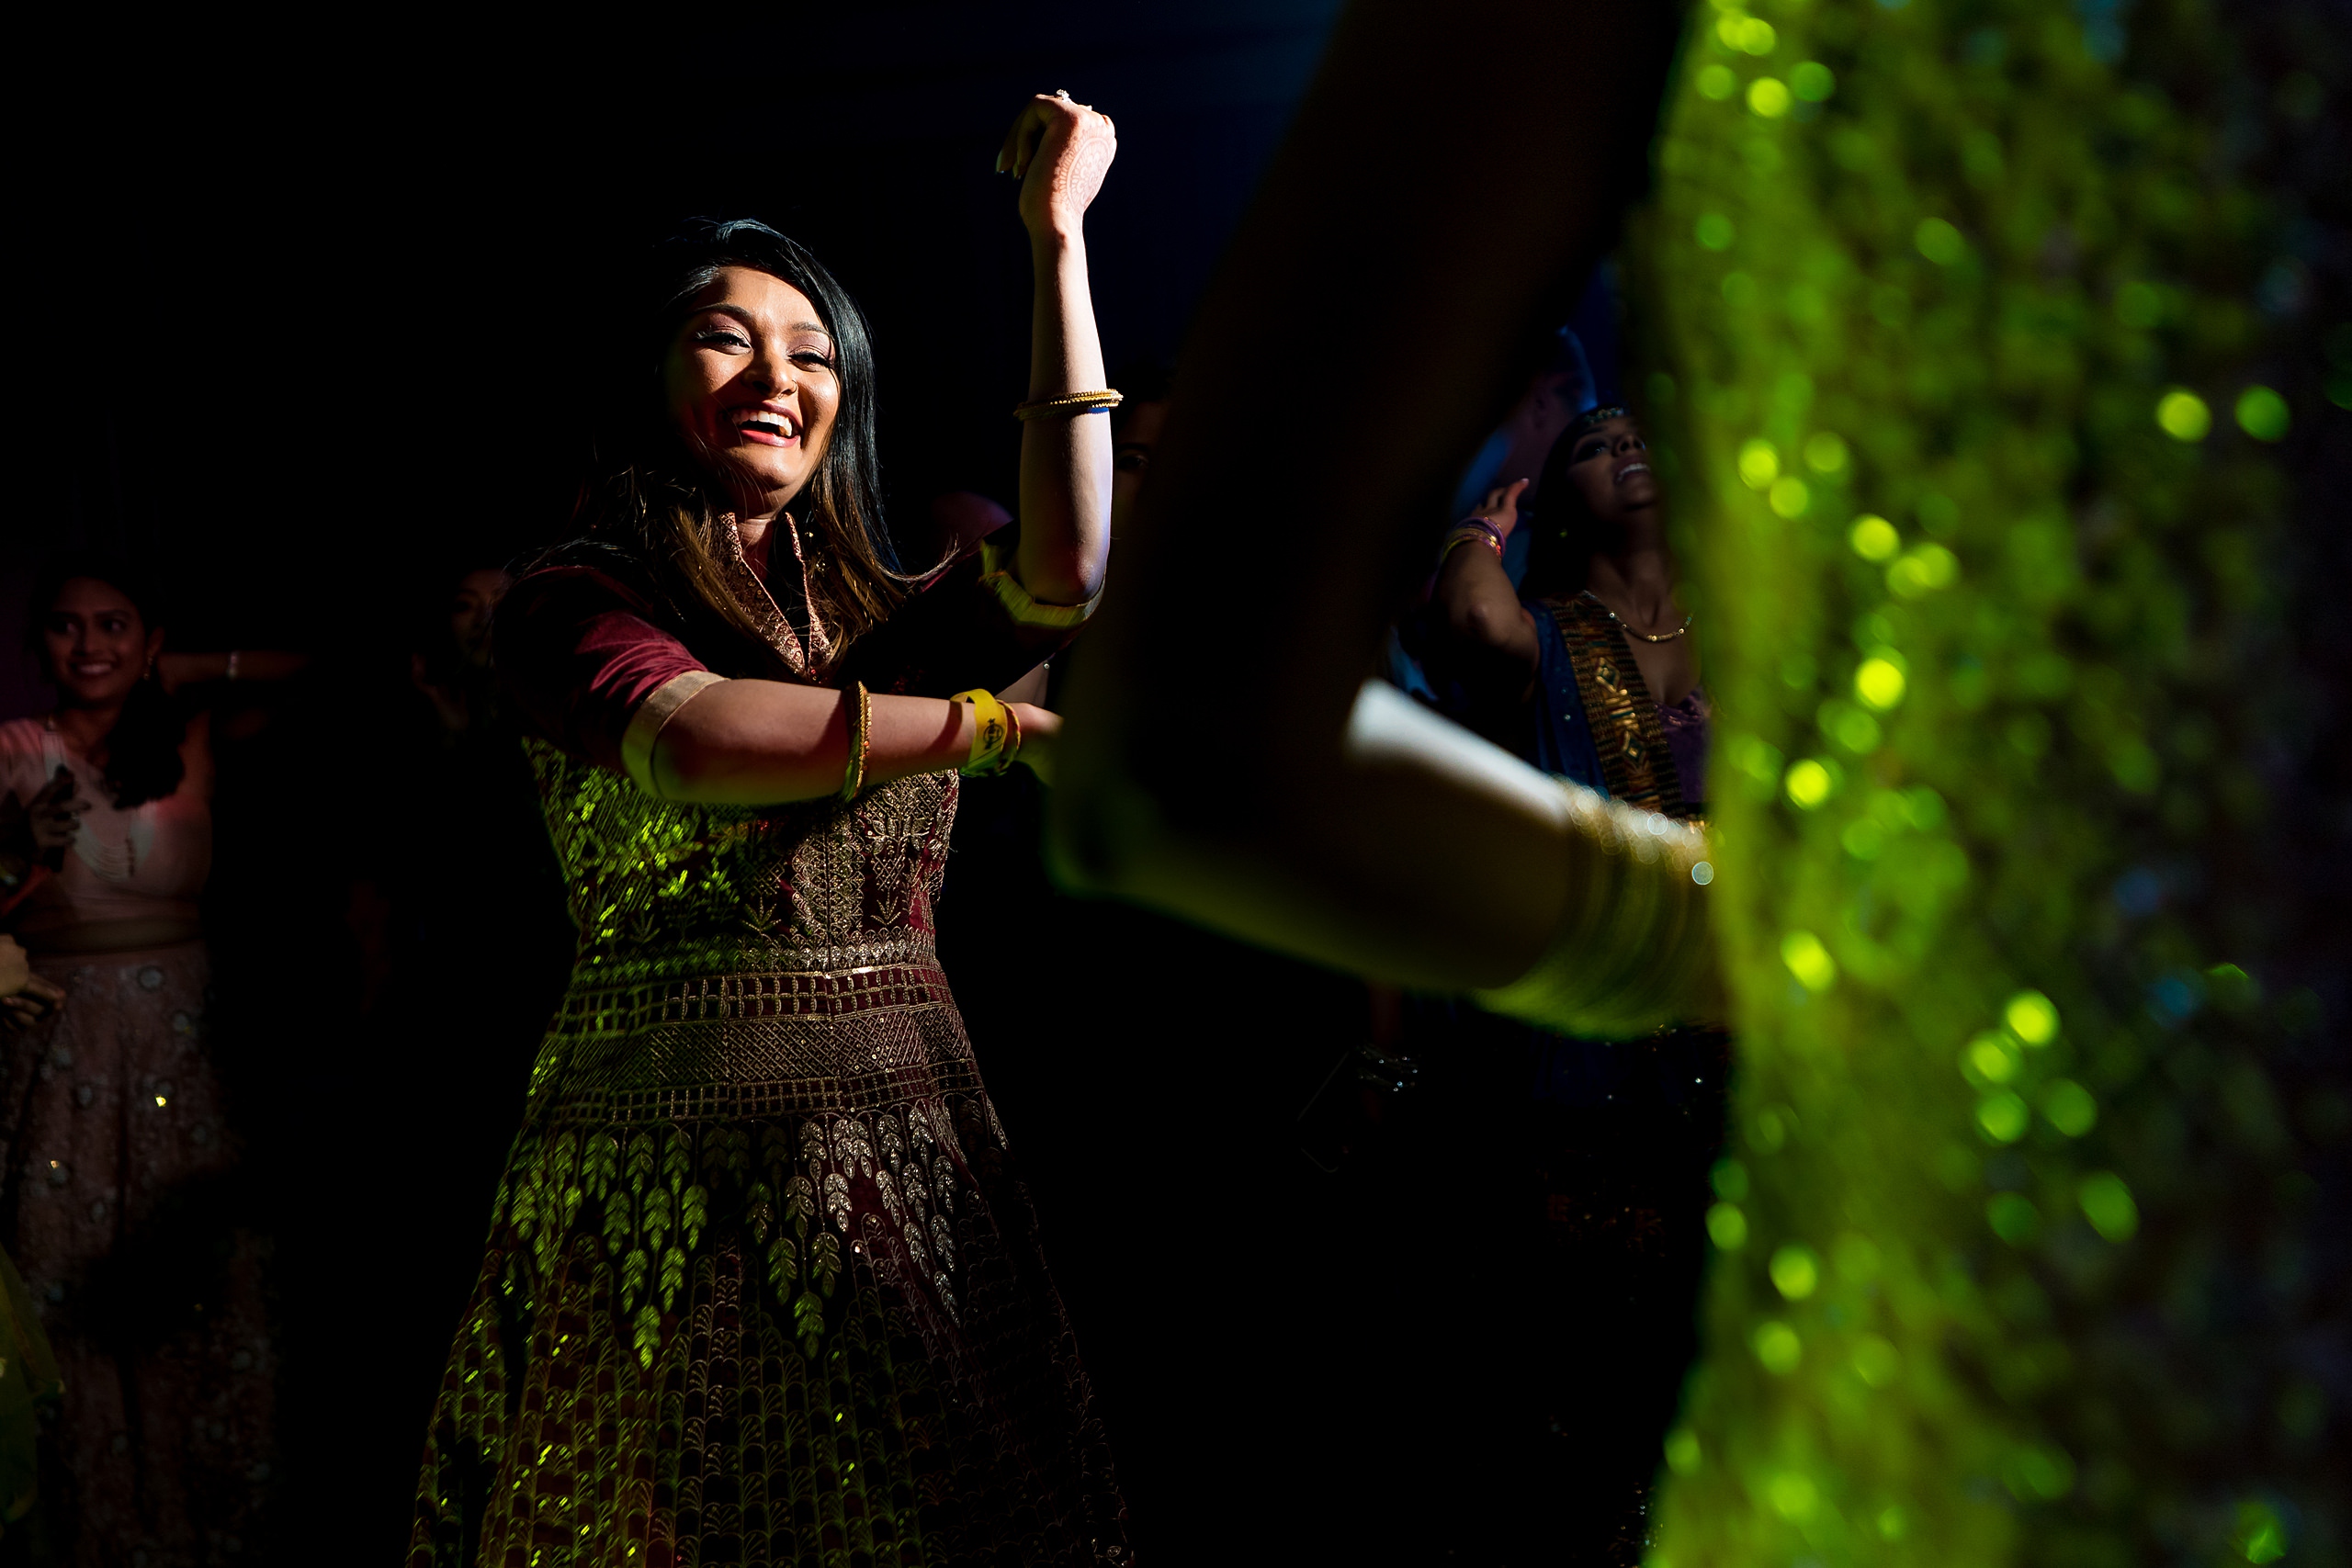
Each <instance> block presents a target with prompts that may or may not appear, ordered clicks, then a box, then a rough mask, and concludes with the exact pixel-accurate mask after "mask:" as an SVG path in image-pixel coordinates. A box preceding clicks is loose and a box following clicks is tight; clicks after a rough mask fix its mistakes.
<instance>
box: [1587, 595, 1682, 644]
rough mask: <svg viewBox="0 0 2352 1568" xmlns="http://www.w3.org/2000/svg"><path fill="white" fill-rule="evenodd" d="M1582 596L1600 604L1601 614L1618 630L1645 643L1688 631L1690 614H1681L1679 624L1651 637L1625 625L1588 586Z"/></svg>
mask: <svg viewBox="0 0 2352 1568" xmlns="http://www.w3.org/2000/svg"><path fill="white" fill-rule="evenodd" d="M1584 596H1585V597H1586V598H1588V599H1589V600H1591V601H1592V602H1593V603H1594V604H1596V605H1599V606H1600V613H1601V614H1602V615H1606V616H1608V617H1609V621H1610V624H1611V626H1615V627H1616V628H1617V629H1618V630H1619V631H1622V632H1623V633H1624V634H1625V635H1626V636H1627V637H1639V638H1641V639H1642V640H1643V641H1644V642H1647V643H1660V642H1672V641H1673V640H1674V639H1675V638H1676V637H1681V636H1683V635H1684V634H1686V633H1687V632H1689V631H1690V629H1691V617H1690V616H1688V615H1685V616H1683V617H1682V624H1681V625H1680V626H1677V627H1675V628H1674V629H1673V630H1672V631H1670V632H1661V633H1659V634H1658V635H1657V637H1652V636H1650V634H1649V633H1647V632H1637V631H1635V630H1634V628H1633V627H1631V626H1627V625H1626V624H1625V623H1624V622H1623V621H1622V620H1620V619H1619V618H1618V615H1617V612H1616V611H1614V610H1612V609H1611V608H1610V607H1609V606H1608V605H1606V604H1601V603H1600V594H1598V593H1595V592H1593V591H1592V590H1591V589H1589V588H1588V589H1586V590H1585V591H1584Z"/></svg>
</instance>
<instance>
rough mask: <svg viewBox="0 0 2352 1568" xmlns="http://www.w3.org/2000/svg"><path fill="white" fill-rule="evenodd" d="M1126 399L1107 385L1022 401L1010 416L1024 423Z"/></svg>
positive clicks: (1088, 410) (1106, 406)
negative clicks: (1031, 400)
mask: <svg viewBox="0 0 2352 1568" xmlns="http://www.w3.org/2000/svg"><path fill="white" fill-rule="evenodd" d="M1125 401H1126V399H1125V398H1124V397H1122V396H1121V395H1120V394H1119V393H1117V392H1115V391H1114V390H1112V389H1110V388H1108V387H1104V388H1103V389H1101V390H1099V391H1093V392H1065V393H1064V394H1063V395H1062V396H1060V397H1058V398H1039V399H1038V400H1036V401H1035V402H1030V403H1023V404H1022V405H1021V406H1020V407H1018V408H1016V409H1014V410H1013V411H1012V417H1013V418H1015V419H1017V420H1020V421H1022V422H1023V423H1027V422H1028V421H1030V420H1033V419H1046V418H1049V417H1051V416H1052V415H1055V414H1081V413H1092V412H1094V411H1095V410H1096V409H1114V408H1117V407H1118V406H1119V405H1120V404H1121V403H1123V402H1125Z"/></svg>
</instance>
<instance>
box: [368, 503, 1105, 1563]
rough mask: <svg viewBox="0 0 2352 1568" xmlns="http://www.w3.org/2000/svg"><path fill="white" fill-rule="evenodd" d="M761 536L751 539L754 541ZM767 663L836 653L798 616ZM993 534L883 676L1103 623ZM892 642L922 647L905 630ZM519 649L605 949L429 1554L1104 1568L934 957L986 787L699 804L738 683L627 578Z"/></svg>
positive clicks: (583, 952)
mask: <svg viewBox="0 0 2352 1568" xmlns="http://www.w3.org/2000/svg"><path fill="white" fill-rule="evenodd" d="M729 539H730V543H731V534H730V536H729ZM727 565H728V569H729V571H730V573H731V574H732V581H733V584H734V586H735V591H736V592H737V593H738V596H739V598H741V600H742V602H743V603H744V604H745V606H746V608H747V609H748V610H750V611H752V613H753V614H755V615H757V616H758V617H760V619H761V620H762V623H763V625H764V626H766V627H767V629H768V632H769V636H770V639H771V641H772V642H773V643H774V645H775V653H776V662H775V667H774V668H772V669H769V670H763V671H741V672H744V673H752V672H757V673H763V674H766V675H768V676H769V677H770V678H780V679H781V678H789V679H797V680H801V681H805V682H820V681H822V680H825V679H826V678H827V677H828V676H834V677H838V676H839V674H840V673H841V669H840V661H837V660H832V659H831V650H830V649H826V648H824V647H823V645H822V644H821V642H820V641H818V640H817V639H816V637H805V636H804V635H802V634H800V633H797V632H796V630H795V627H794V625H793V624H792V622H793V621H794V620H797V621H798V622H799V624H800V625H801V626H809V621H808V620H807V619H806V618H805V617H791V618H787V617H786V616H784V615H781V614H779V613H778V612H777V611H776V609H775V605H774V604H773V603H772V602H771V601H770V600H769V598H768V596H767V594H766V592H764V591H763V586H762V585H761V584H760V583H759V581H757V580H756V579H755V578H753V577H752V575H751V574H750V572H749V570H747V569H746V568H744V567H743V565H742V563H741V557H740V553H737V552H733V551H730V553H729V559H728V563H727ZM1000 566H1001V560H1000V558H999V557H998V556H997V554H996V552H994V551H993V550H990V551H988V552H984V554H983V556H981V557H979V558H972V559H969V560H967V562H965V563H964V564H963V565H962V566H961V567H959V568H958V569H956V570H954V571H951V572H950V573H949V574H948V576H947V578H946V579H945V580H944V581H941V582H939V583H937V584H935V585H933V587H932V588H931V589H930V590H929V591H928V592H925V593H923V594H921V595H919V596H918V597H917V598H916V599H915V600H914V601H912V602H910V604H909V605H908V606H907V607H906V608H905V609H902V610H901V612H900V613H899V616H898V617H894V619H893V621H892V623H891V624H890V625H889V626H888V627H886V628H884V631H883V632H877V633H876V634H874V635H873V636H872V637H870V639H869V642H868V643H867V644H861V646H860V648H859V649H856V650H854V657H853V658H852V660H849V661H848V664H849V665H850V666H854V669H855V671H856V673H857V674H858V675H859V677H860V678H861V679H864V680H865V682H866V683H867V684H868V685H869V686H872V687H873V688H875V689H876V690H880V691H890V690H901V691H910V692H914V693H917V694H945V693H946V692H948V691H952V690H955V689H956V684H955V683H954V682H960V683H961V684H962V685H966V686H968V685H975V684H987V685H989V686H990V687H991V688H993V687H997V686H1001V685H1002V684H1004V683H1007V682H1009V681H1010V680H1011V679H1012V677H1013V676H1014V675H1017V674H1018V673H1020V671H1022V670H1023V669H1024V668H1027V667H1028V666H1030V665H1034V664H1035V661H1036V660H1038V659H1039V658H1042V657H1043V656H1044V654H1045V653H1046V652H1050V651H1051V649H1052V648H1053V647H1055V646H1057V645H1058V643H1059V642H1060V641H1062V640H1064V639H1065V638H1066V637H1068V635H1069V631H1070V630H1071V628H1073V627H1074V626H1075V625H1076V624H1077V622H1078V620H1079V619H1080V617H1081V615H1082V612H1079V611H1059V610H1055V609H1053V608H1052V607H1049V606H1039V605H1035V604H1030V603H1029V602H1028V601H1027V599H1026V596H1025V595H1024V594H1023V593H1022V592H1020V589H1019V585H1018V584H1017V583H1016V582H1013V581H1012V580H1011V579H1010V577H1009V575H1008V574H1007V573H1005V572H1003V571H1002V570H999V568H1000ZM886 634H887V635H886ZM499 657H500V660H501V664H502V668H503V671H504V672H505V675H504V678H505V680H506V682H507V683H508V686H509V689H510V691H511V692H512V694H514V695H515V698H516V700H517V703H518V705H519V707H520V708H521V710H522V711H523V712H524V713H525V714H526V716H527V722H528V723H529V724H530V727H531V728H533V729H535V730H536V731H537V734H536V736H535V738H534V739H531V740H529V741H527V742H526V744H527V746H528V749H529V750H530V754H531V761H532V764H533V767H534V769H535V770H536V773H537V778H538V783H539V786H540V789H541V792H542V795H543V798H544V802H545V806H546V813H547V820H548V830H549V832H550V834H551V835H552V837H553V840H554V843H555V847H556V850H557V852H558V856H559V858H560V861H561V863H562V865H563V868H564V873H565V875H566V878H567V881H568V883H569V885H570V891H571V906H572V910H573V914H574V918H575V919H576V920H577V921H578V923H579V927H580V945H579V953H578V958H577V961H576V964H575V967H574V971H573V976H572V979H571V987H570V989H569V991H568V992H567V994H566V996H565V998H564V999H563V1002H562V1005H561V1007H560V1010H559V1012H558V1014H557V1017H556V1019H555V1021H554V1022H553V1024H552V1026H551V1027H550V1029H549V1031H548V1035H547V1037H546V1040H545V1043H544V1044H543V1045H542V1047H541V1050H540V1054H539V1057H538V1061H537V1066H536V1067H535V1069H534V1072H533V1076H532V1083H531V1090H530V1097H529V1101H528V1106H527V1109H526V1116H525V1123H524V1126H523V1130H522V1133H521V1134H520V1135H519V1136H518V1137H517V1139H516V1140H515V1146H514V1151H513V1154H512V1156H511V1157H510V1159H509V1162H508V1165H507V1169H506V1174H505V1177H504V1179H503V1182H502V1184H501V1187H500V1190H499V1192H498V1196H497V1200H496V1204H495V1208H494V1210H493V1213H492V1217H491V1235H490V1245H489V1250H488V1255H487V1257H486V1258H485V1260H484V1263H483V1266H482V1270H481V1277H480V1280H479V1283H478V1284H477V1286H476V1289H475V1292H474V1295H473V1299H472V1302H471V1304H470V1305H469V1307H468V1309H467V1312H466V1314H465V1317H464V1320H463V1322H462V1324H461V1325H460V1326H459V1329H458V1336H457V1342H456V1345H455V1348H453V1350H452V1352H451V1356H450V1361H449V1366H448V1371H447V1376H446V1379H445V1382H444V1385H443V1389H442V1393H441V1395H440V1398H439V1401H438V1404H437V1405H436V1408H435V1412H434V1416H433V1421H432V1427H431V1432H430V1435H429V1439H428V1448H427V1455H426V1461H425V1467H424V1475H423V1479H422V1482H421V1485H420V1492H419V1496H418V1500H417V1515H416V1526H415V1532H414V1536H413V1551H412V1557H411V1561H412V1562H413V1563H414V1564H418V1565H424V1564H458V1563H467V1564H471V1563H474V1562H480V1563H481V1564H484V1565H492V1564H495V1565H498V1568H505V1565H508V1564H513V1565H515V1568H523V1565H526V1564H530V1565H538V1568H558V1565H561V1564H587V1563H598V1564H628V1565H631V1568H634V1565H636V1564H661V1565H664V1568H667V1565H669V1564H673V1563H675V1564H687V1563H697V1562H707V1563H717V1562H728V1563H745V1564H752V1563H787V1562H789V1563H803V1562H806V1563H820V1562H822V1563H835V1562H844V1563H846V1562H872V1563H892V1564H910V1565H911V1564H918V1563H921V1564H945V1563H967V1562H968V1563H978V1562H989V1563H1000V1562H1001V1563H1013V1562H1019V1563H1092V1562H1125V1561H1127V1556H1126V1548H1125V1515H1124V1508H1123V1506H1122V1504H1121V1502H1120V1499H1119V1495H1118V1492H1117V1489H1116V1485H1115V1483H1114V1479H1113V1475H1112V1471H1111V1466H1110V1461H1109V1458H1108V1455H1107V1451H1106V1450H1105V1447H1104V1444H1103V1438H1102V1434H1101V1431H1100V1427H1099V1425H1098V1424H1097V1422H1096V1420H1095V1418H1094V1416H1093V1415H1092V1413H1091V1406H1090V1397H1089V1393H1088V1390H1087V1386H1086V1382H1085V1378H1084V1375H1083V1374H1082V1372H1081V1371H1080V1367H1079V1363H1078V1359H1077V1355H1076V1351H1075V1348H1074V1345H1073V1343H1072V1340H1071V1336H1070V1333H1069V1325H1068V1324H1067V1322H1066V1320H1065V1318H1064V1315H1063V1313H1062V1309H1061V1305H1060V1303H1059V1300H1058V1298H1057V1295H1056V1293H1055V1291H1054V1288H1053V1285H1052V1282H1051V1280H1049V1279H1048V1277H1047V1275H1046V1269H1045V1265H1044V1262H1043V1260H1042V1257H1041V1254H1040V1251H1039V1246H1038V1241H1037V1235H1036V1223H1035V1216H1034V1215H1033V1213H1032V1212H1031V1210H1030V1206H1029V1202H1028V1200H1027V1198H1026V1196H1025V1195H1024V1193H1023V1190H1022V1188H1021V1186H1020V1183H1019V1181H1018V1179H1017V1178H1016V1177H1015V1175H1014V1172H1013V1169H1012V1165H1011V1164H1010V1162H1009V1159H1008V1156H1007V1154H1006V1138H1005V1134H1004V1129H1003V1127H1002V1126H1001V1123H1000V1122H999V1121H998V1118H997V1113H996V1111H995V1109H994V1108H993V1107H992V1106H991V1104H990V1103H989V1097H988V1093H987V1090H986V1089H985V1088H984V1087H983V1086H982V1083H981V1080H980V1077H979V1073H978V1068H977V1066H976V1065H975V1062H974V1059H973V1054H972V1047H971V1043H970V1042H969V1041H968V1040H967V1037H966V1035H965V1032H964V1026H963V1022H962V1020H961V1018H960V1017H959V1015H958V1014H957V1011H956V1003H955V1000H954V998H953V997H952V996H951V995H950V993H949V989H948V986H947V981H946V977H945V976H944V975H943V974H942V973H941V972H940V969H939V964H938V961H937V958H936V955H935V953H934V951H933V919H932V908H933V900H934V899H935V898H936V897H938V895H939V891H940V884H941V877H942V874H943V873H944V869H945V862H946V854H947V840H948V829H949V825H950V823H951V822H952V820H953V818H954V814H955V809H956V784H957V781H956V776H955V775H954V774H953V773H939V774H932V775H927V776H920V777H914V778H907V779H901V780H899V781H897V782H894V783H891V784H883V785H880V786H878V787H876V788H873V789H869V790H867V791H866V792H865V793H864V794H863V795H860V796H859V798H858V799H857V800H856V801H854V803H852V804H850V805H846V806H843V805H839V804H836V803H834V802H831V801H822V802H812V803H807V804H801V805H794V806H786V807H773V808H759V809H751V808H727V807H696V806H684V805H677V804H672V803H668V802H664V801H662V800H659V799H657V798H655V797H654V796H653V795H650V794H649V793H648V792H647V791H646V790H645V789H643V788H641V787H640V786H639V783H637V782H634V781H633V779H632V777H631V776H629V775H630V773H632V772H641V769H642V767H643V761H644V756H645V753H646V751H647V750H649V749H650V736H651V731H652V730H653V729H654V728H658V724H659V722H660V719H661V717H662V716H663V715H664V713H665V712H666V711H668V710H670V709H674V707H675V706H676V705H679V704H680V703H682V702H683V701H684V697H685V696H686V695H690V694H692V693H693V692H694V691H695V690H697V689H699V687H700V685H701V684H702V683H705V682H707V681H708V680H709V679H711V678H712V677H711V675H710V673H708V672H707V671H706V669H705V666H704V661H703V660H700V659H698V658H696V657H695V653H694V652H693V650H691V649H689V648H688V647H687V645H686V641H685V640H684V636H683V635H682V634H681V633H680V631H679V628H678V625H677V623H676V622H675V620H674V619H673V616H672V615H670V614H669V612H668V611H667V609H666V606H665V605H664V604H662V603H661V602H660V601H659V600H658V596H656V595H654V594H652V593H650V592H647V591H646V590H645V589H644V586H643V584H642V581H640V580H638V579H635V578H633V577H632V575H631V572H630V570H629V567H628V563H627V562H626V561H625V560H616V559H611V558H594V559H589V560H588V561H587V563H586V564H581V563H580V561H579V560H577V559H575V560H573V561H571V562H569V563H560V564H558V565H557V566H555V567H553V568H551V569H548V570H542V571H540V572H537V573H534V574H532V575H529V576H526V578H525V579H524V580H523V581H522V582H521V583H519V584H518V585H517V587H516V588H515V591H514V592H513V593H512V594H510V596H509V598H508V600H507V602H506V604H505V605H504V606H503V608H502V611H501V626H500V632H499Z"/></svg>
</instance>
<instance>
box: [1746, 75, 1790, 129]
mask: <svg viewBox="0 0 2352 1568" xmlns="http://www.w3.org/2000/svg"><path fill="white" fill-rule="evenodd" d="M1793 102H1794V99H1793V98H1792V96H1791V95H1790V93H1789V89H1788V86H1787V85H1786V84H1785V83H1783V82H1781V80H1780V78H1778V77H1776V76H1758V78H1756V80H1755V81H1753V82H1750V83H1749V84H1748V85H1747V107H1749V108H1750V109H1752V110H1754V111H1755V112H1756V114H1758V116H1759V117H1761V118H1765V119H1778V118H1781V116H1782V115H1784V114H1786V113H1788V112H1789V107H1790V106H1791V104H1792V103H1793Z"/></svg>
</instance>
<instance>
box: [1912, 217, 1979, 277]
mask: <svg viewBox="0 0 2352 1568" xmlns="http://www.w3.org/2000/svg"><path fill="white" fill-rule="evenodd" d="M1911 240H1912V243H1914V244H1915V245H1917V247H1918V250H1919V254H1921V255H1923V256H1925V257H1927V258H1928V260H1929V261H1931V262H1934V263H1935V264H1936V265H1938V266H1950V265H1952V264H1953V263H1954V262H1957V261H1958V260H1960V258H1961V257H1962V256H1964V255H1966V254H1968V242H1967V241H1966V240H1964V239H1962V238H1961V234H1960V230H1959V229H1958V228H1956V227H1955V226H1953V225H1952V224H1951V222H1950V221H1948V220H1944V219H1941V218H1922V219H1920V220H1919V227H1918V228H1917V229H1916V230H1914V231H1912V235H1911Z"/></svg>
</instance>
